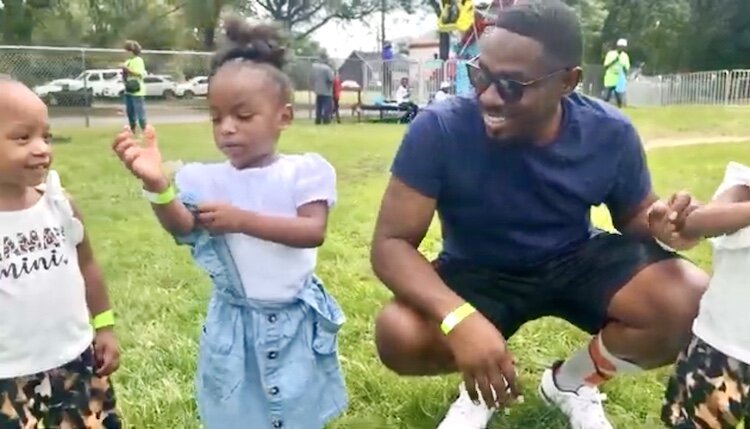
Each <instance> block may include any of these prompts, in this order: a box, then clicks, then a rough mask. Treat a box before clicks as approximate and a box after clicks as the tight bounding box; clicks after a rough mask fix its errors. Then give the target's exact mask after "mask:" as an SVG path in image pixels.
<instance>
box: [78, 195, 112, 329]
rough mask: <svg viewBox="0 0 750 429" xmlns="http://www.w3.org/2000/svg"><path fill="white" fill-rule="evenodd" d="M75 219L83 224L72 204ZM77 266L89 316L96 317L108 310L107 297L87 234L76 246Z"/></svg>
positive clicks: (79, 214)
mask: <svg viewBox="0 0 750 429" xmlns="http://www.w3.org/2000/svg"><path fill="white" fill-rule="evenodd" d="M68 198H69V199H70V197H68ZM71 205H72V206H73V212H74V214H75V217H76V218H78V220H79V221H80V222H81V223H83V217H82V216H81V212H80V211H79V210H78V208H77V207H76V206H75V205H74V204H73V203H72V200H71ZM78 266H79V268H80V269H81V274H82V275H83V280H84V282H85V284H86V303H87V304H88V307H89V312H90V313H91V316H92V317H93V316H96V315H97V314H101V313H103V312H105V311H107V310H109V309H110V303H109V295H108V294H107V287H106V285H105V282H104V276H103V275H102V270H101V268H100V267H99V263H98V262H97V261H96V258H94V251H93V250H92V249H91V243H90V242H89V238H88V234H86V232H85V228H84V235H83V240H81V242H80V243H79V244H78Z"/></svg>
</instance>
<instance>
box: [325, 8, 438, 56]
mask: <svg viewBox="0 0 750 429" xmlns="http://www.w3.org/2000/svg"><path fill="white" fill-rule="evenodd" d="M436 23H437V18H436V17H435V15H434V14H432V13H427V12H425V13H423V14H419V15H412V16H409V15H408V14H406V13H405V12H391V13H389V14H388V16H387V17H386V24H385V37H386V39H388V40H393V39H398V38H401V37H418V36H420V35H422V34H424V33H427V32H428V31H430V30H435V29H436V28H437V25H436ZM365 24H366V25H364V28H365V30H363V29H362V27H363V26H362V23H360V22H357V23H346V24H342V23H337V22H329V23H328V24H326V25H325V26H323V27H322V28H320V29H319V30H318V31H316V32H315V33H313V36H312V37H313V39H315V40H317V41H318V43H320V44H321V45H322V46H323V47H324V48H325V49H326V50H327V51H328V53H329V54H330V55H331V57H334V58H345V57H346V56H348V55H349V53H350V52H351V51H353V50H355V49H357V50H364V51H374V50H376V49H377V46H376V45H377V40H378V39H377V34H378V33H379V32H380V14H374V15H371V16H370V17H369V18H368V19H367V22H366V23H365ZM367 24H369V25H367ZM355 27H357V30H355V29H354V28H355Z"/></svg>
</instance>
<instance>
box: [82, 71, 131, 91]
mask: <svg viewBox="0 0 750 429" xmlns="http://www.w3.org/2000/svg"><path fill="white" fill-rule="evenodd" d="M76 80H79V81H80V82H82V83H84V84H85V87H87V88H91V90H92V91H93V93H94V96H96V97H101V96H104V93H105V91H106V90H107V89H109V88H112V87H115V86H117V84H118V83H119V82H120V81H122V71H121V70H120V69H98V70H97V69H92V70H85V71H84V72H83V73H81V74H80V75H78V77H76ZM82 86H84V85H82Z"/></svg>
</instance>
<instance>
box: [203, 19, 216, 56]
mask: <svg viewBox="0 0 750 429" xmlns="http://www.w3.org/2000/svg"><path fill="white" fill-rule="evenodd" d="M215 46H216V26H215V25H212V26H210V27H206V28H204V29H203V48H204V49H206V50H208V51H212V50H213V49H214V47H215Z"/></svg>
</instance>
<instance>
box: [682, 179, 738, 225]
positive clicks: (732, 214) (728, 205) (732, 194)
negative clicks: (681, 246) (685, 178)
mask: <svg viewBox="0 0 750 429" xmlns="http://www.w3.org/2000/svg"><path fill="white" fill-rule="evenodd" d="M746 226H750V187H748V186H744V185H737V186H733V187H731V188H729V189H727V190H726V191H724V192H722V193H721V194H720V195H719V196H718V197H717V198H716V199H715V200H714V201H711V202H709V203H707V204H706V205H704V206H702V207H700V208H697V209H696V210H694V211H693V212H692V213H690V215H688V217H687V218H686V219H685V225H684V228H683V232H684V233H685V234H687V235H689V236H692V237H718V236H722V235H727V234H733V233H735V232H737V231H738V230H740V229H742V228H744V227H746Z"/></svg>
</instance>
